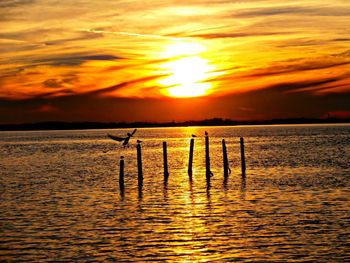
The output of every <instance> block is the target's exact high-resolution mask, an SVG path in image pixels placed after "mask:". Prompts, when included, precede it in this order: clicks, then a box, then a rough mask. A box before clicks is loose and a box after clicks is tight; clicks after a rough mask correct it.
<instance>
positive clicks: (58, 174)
mask: <svg viewBox="0 0 350 263" xmlns="http://www.w3.org/2000/svg"><path fill="white" fill-rule="evenodd" d="M130 130H131V129H120V130H89V131H36V132H0V180H1V181H0V193H1V196H0V197H1V202H0V224H1V233H0V260H1V261H6V260H9V261H32V262H48V261H55V262H57V261H60V262H89V261H91V262H97V261H99V262H133V261H134V262H145V261H149V262H159V261H167V262H213V261H216V262H306V261H308V262H349V261H350V246H349V244H350V240H349V239H350V228H349V227H350V209H349V207H350V203H349V197H350V125H327V126H326V125H305V126H298V125H294V126H292V125H291V126H247V127H186V128H155V129H153V128H152V129H138V131H137V132H136V134H135V137H134V138H132V139H131V141H130V143H131V146H130V147H129V148H126V149H123V148H122V147H121V145H119V144H118V143H116V142H114V141H112V140H110V139H108V138H107V137H106V134H107V133H111V134H115V135H123V134H126V132H129V131H130ZM204 131H208V132H209V135H210V157H211V170H212V172H213V173H214V176H213V177H212V178H211V182H210V187H208V184H207V182H206V179H205V160H204V156H205V153H204V137H203V135H204ZM191 134H196V135H197V136H198V137H197V138H196V139H195V156H194V164H193V171H194V174H193V181H192V183H191V182H189V179H188V175H187V164H188V150H189V141H190V136H191ZM239 136H244V138H245V143H246V159H247V160H246V161H247V177H246V180H242V179H241V173H240V155H239V154H240V152H239ZM222 138H225V139H226V143H227V148H228V157H229V163H230V168H231V170H232V173H231V174H230V177H229V180H228V183H227V185H224V184H223V168H222V148H221V140H222ZM136 139H140V140H142V141H143V142H142V151H143V171H144V183H143V188H142V189H141V190H140V191H139V189H138V186H137V169H136V167H137V164H136V148H135V141H136ZM163 141H167V143H168V162H169V172H170V177H169V181H168V184H167V185H164V182H163V168H162V167H163V163H162V142H163ZM121 155H123V156H125V173H126V175H125V193H124V195H121V193H120V191H119V184H118V175H119V157H120V156H121Z"/></svg>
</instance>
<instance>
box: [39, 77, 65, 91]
mask: <svg viewBox="0 0 350 263" xmlns="http://www.w3.org/2000/svg"><path fill="white" fill-rule="evenodd" d="M43 85H44V87H46V88H54V89H56V88H61V87H62V83H61V82H60V81H58V80H57V79H48V80H45V81H44V82H43Z"/></svg>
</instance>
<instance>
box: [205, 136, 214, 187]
mask: <svg viewBox="0 0 350 263" xmlns="http://www.w3.org/2000/svg"><path fill="white" fill-rule="evenodd" d="M205 133H206V134H205V171H206V178H207V182H209V181H210V177H212V176H213V173H212V172H211V171H210V157H209V136H208V133H207V132H205Z"/></svg>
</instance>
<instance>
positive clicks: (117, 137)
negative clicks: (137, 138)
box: [107, 129, 136, 148]
mask: <svg viewBox="0 0 350 263" xmlns="http://www.w3.org/2000/svg"><path fill="white" fill-rule="evenodd" d="M135 132H136V129H134V130H133V132H132V133H129V132H128V133H127V136H126V137H119V136H113V135H110V134H107V136H108V137H109V138H111V139H112V140H115V141H118V142H123V146H124V148H125V147H126V146H128V147H129V140H130V138H131V137H132V136H133V135H134V134H135Z"/></svg>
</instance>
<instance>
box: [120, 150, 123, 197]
mask: <svg viewBox="0 0 350 263" xmlns="http://www.w3.org/2000/svg"><path fill="white" fill-rule="evenodd" d="M119 189H120V193H124V156H120V164H119Z"/></svg>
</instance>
